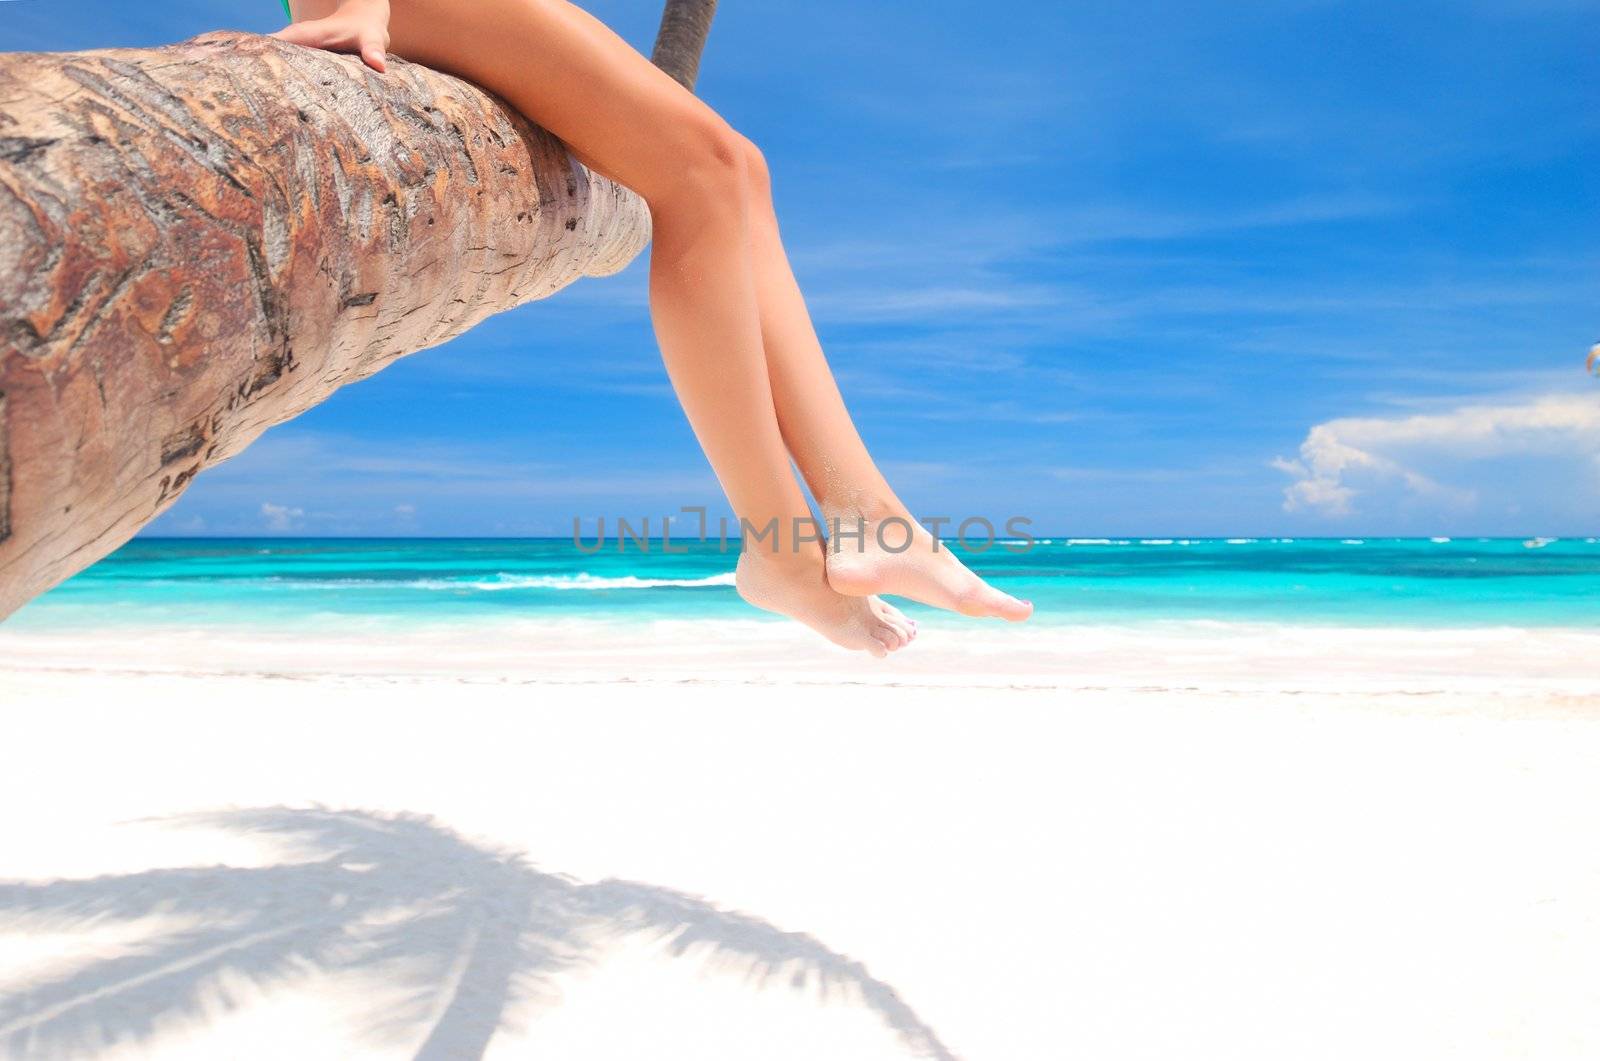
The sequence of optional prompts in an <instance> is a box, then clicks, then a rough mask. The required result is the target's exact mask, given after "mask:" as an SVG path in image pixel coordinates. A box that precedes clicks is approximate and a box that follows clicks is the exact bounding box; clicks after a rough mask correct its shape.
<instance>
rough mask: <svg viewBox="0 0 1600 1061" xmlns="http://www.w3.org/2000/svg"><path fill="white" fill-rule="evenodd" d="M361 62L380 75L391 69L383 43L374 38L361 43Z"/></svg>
mask: <svg viewBox="0 0 1600 1061" xmlns="http://www.w3.org/2000/svg"><path fill="white" fill-rule="evenodd" d="M361 61H362V62H364V63H366V64H367V65H368V66H370V67H372V68H373V69H374V70H376V71H377V72H378V73H380V74H381V73H383V72H384V71H386V70H388V69H389V62H388V56H387V55H386V54H385V53H384V50H383V42H381V41H379V40H376V39H373V38H368V39H366V40H363V41H362V42H361Z"/></svg>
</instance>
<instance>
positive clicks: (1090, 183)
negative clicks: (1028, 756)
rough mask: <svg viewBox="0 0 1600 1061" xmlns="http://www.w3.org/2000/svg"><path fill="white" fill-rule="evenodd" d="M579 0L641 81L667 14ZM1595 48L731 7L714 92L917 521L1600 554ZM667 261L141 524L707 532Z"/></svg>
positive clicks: (1071, 7)
mask: <svg viewBox="0 0 1600 1061" xmlns="http://www.w3.org/2000/svg"><path fill="white" fill-rule="evenodd" d="M586 6H587V7H588V8H589V9H590V10H591V11H593V12H594V13H595V14H597V15H599V16H600V17H601V18H602V19H604V20H605V21H606V22H607V23H608V24H610V25H611V26H612V27H613V28H615V29H616V30H617V31H618V32H619V33H621V34H622V35H623V36H624V37H626V38H627V39H628V40H629V41H630V42H632V43H633V44H634V45H636V46H638V47H640V48H641V49H643V50H648V47H649V42H650V39H651V37H652V36H653V34H654V30H655V25H656V21H657V19H658V17H659V6H658V5H657V4H656V3H654V2H647V0H627V2H623V0H607V2H601V0H595V2H593V3H590V4H587V5H586ZM280 22H281V18H280V17H279V16H278V14H277V8H276V0H252V2H250V3H231V2H230V3H224V2H204V0H180V2H162V3H150V4H138V5H129V4H125V3H120V2H119V3H108V2H103V0H92V2H90V0H19V2H15V3H7V4H5V5H3V6H0V48H3V49H5V50H28V49H68V48H85V47H98V46H112V45H148V44H157V43H161V42H165V41H171V40H176V39H179V38H182V37H185V36H189V35H191V34H194V33H198V32H202V31H205V30H208V29H214V28H222V27H234V28H242V29H251V30H262V31H267V30H271V29H274V28H276V27H277V25H278V24H279V23H280ZM1597 22H1600V3H1592V2H1579V0H1569V2H1561V0H1458V2H1454V3H1429V2H1408V3H1404V4H1395V3H1392V2H1385V3H1331V2H1316V0H1281V2H1258V3H1251V2H1239V0H1230V2H1201V0H1194V2H1188V3H1160V4H1140V3H1099V2H1083V3H1061V2H1059V0H1047V2H1032V3H1030V2H1025V0H1019V2H1014V3H1011V4H1006V5H1003V6H987V7H986V6H982V5H973V4H970V3H956V2H943V0H915V2H906V0H873V2H872V3H862V2H860V0H808V2H805V3H799V2H792V3H773V2H770V0H760V2H758V0H723V4H722V9H721V11H720V12H719V14H718V16H717V21H716V25H715V26H714V28H713V31H712V37H711V41H710V45H709V47H708V49H707V53H706V57H705V61H704V64H703V66H702V72H701V82H700V86H699V90H700V93H701V95H702V96H703V97H704V98H706V99H707V100H708V101H710V102H711V103H712V105H713V106H715V107H717V108H718V109H719V110H720V111H721V112H722V113H724V114H725V115H727V116H728V118H729V119H730V120H731V121H732V122H733V123H734V124H735V125H736V126H738V127H739V128H740V129H742V130H743V131H744V132H746V133H747V134H748V135H750V136H751V137H753V138H754V139H755V140H757V141H758V142H759V143H760V144H761V145H762V146H763V148H764V149H765V150H766V153H767V155H768V157H769V160H770V162H771V165H772V168H773V171H774V174H775V182H776V195H777V200H778V207H779V213H780V218H781V220H782V223H783V226H784V232H785V236H786V239H787V241H788V244H789V247H790V250H791V255H792V258H793V261H794V263H795V267H796V271H797V272H798V274H799V276H800V280H801V283H802V285H803V286H804V287H805V289H806V290H807V292H808V296H809V298H810V303H811V306H812V311H813V315H814V317H815V319H816V321H817V325H818V330H819V332H820V333H821V335H822V337H823V340H824V343H825V345H826V346H827V348H828V350H829V355H830V357H831V358H832V360H833V363H834V366H835V369H836V371H837V373H838V375H839V378H840V381H841V384H842V386H843V389H844V391H845V394H846V397H847V399H848V400H849V401H850V403H851V406H852V409H853V410H854V411H855V413H856V416H857V419H858V421H859V422H860V424H861V426H862V428H863V432H864V434H865V435H866V437H867V440H868V442H869V444H870V445H871V447H872V448H873V450H874V452H875V453H876V454H877V455H878V457H879V459H880V462H881V463H882V464H883V465H884V467H885V469H886V470H887V471H888V473H889V475H890V478H891V481H892V482H894V483H895V484H896V485H897V487H898V488H899V490H900V492H901V494H902V496H903V497H904V498H905V499H906V500H907V501H908V503H909V504H910V505H911V507H912V509H913V511H915V512H917V513H919V514H940V515H946V514H948V515H968V514H987V515H990V516H993V517H997V518H1000V517H1005V516H1008V515H1013V514H1022V515H1026V516H1028V517H1030V518H1032V519H1033V520H1034V525H1035V527H1036V528H1038V529H1039V530H1041V531H1043V532H1049V533H1068V534H1085V535H1098V534H1152V535H1154V534H1174V533H1177V534H1299V535H1310V534H1332V535H1340V534H1350V533H1364V534H1380V533H1415V534H1477V533H1508V534H1580V533H1584V534H1593V533H1595V532H1596V531H1597V530H1600V379H1596V378H1594V377H1589V376H1586V375H1585V374H1584V371H1583V355H1584V353H1585V351H1586V350H1587V348H1588V346H1589V344H1590V343H1592V342H1594V341H1596V340H1597V339H1600V315H1597V313H1596V308H1597V306H1600V239H1597V236H1600V209H1597V207H1596V198H1595V195H1594V189H1595V183H1594V181H1595V178H1594V174H1595V172H1596V169H1597V166H1600V78H1597V77H1596V73H1595V58H1594V48H1593V42H1594V39H1595V30H1596V26H1597ZM532 76H536V74H535V75H532ZM643 266H644V262H643V261H642V260H641V261H640V262H639V263H636V264H635V266H634V267H632V268H631V269H629V270H628V271H627V272H626V273H624V274H623V275H620V276H618V277H613V278H609V279H605V280H587V281H582V282H580V283H579V284H577V285H575V286H573V287H572V288H569V289H568V290H566V291H564V292H562V293H560V294H558V295H556V296H555V297H554V298H552V299H550V300H548V301H545V302H540V303H534V304H532V305H530V306H525V307H523V308H521V309H520V310H517V311H515V312H513V313H510V314H506V315H504V316H501V317H499V318H496V319H494V320H491V321H489V322H487V323H486V324H484V325H482V326H480V327H479V328H478V329H477V330H475V331H474V332H472V333H470V334H469V335H467V336H464V337H462V338H460V339H457V340H456V341H454V342H453V343H450V344H449V345H447V346H444V347H439V348H436V349H433V350H430V351H425V352H423V353H421V354H419V355H416V356H414V357H411V358H408V359H406V360H403V361H401V362H400V363H398V364H396V365H395V366H394V367H392V368H390V369H388V370H386V371H385V372H383V373H381V374H380V375H378V376H377V377H374V378H373V379H371V380H368V381H366V382H363V383H360V384H357V385H355V386H352V387H349V388H346V389H345V390H344V391H342V392H340V393H339V394H337V395H335V397H334V398H333V399H332V400H330V401H328V402H327V403H326V404H324V405H322V406H320V407H319V408H317V409H314V410H312V411H311V412H310V413H308V414H306V415H305V416H302V417H300V418H299V419H298V420H295V421H293V422H291V423H289V424H286V425H283V426H281V427H279V428H276V429H274V430H273V431H272V432H270V433H269V434H268V435H266V436H265V437H263V439H262V440H261V441H259V442H258V443H257V444H256V445H255V446H254V447H253V448H251V449H250V450H248V451H247V452H246V453H244V454H243V455H241V456H239V457H237V458H235V459H234V460H233V461H230V462H229V463H227V464H225V465H222V466H220V467H218V468H216V469H214V470H212V471H210V472H208V473H206V474H205V475H203V476H201V477H200V479H199V480H198V481H197V483H196V485H195V486H193V487H192V488H191V489H190V490H189V492H188V494H187V495H186V496H185V497H184V498H183V499H182V500H181V501H180V502H179V503H178V504H177V505H176V506H175V507H174V508H173V509H172V510H171V511H170V512H169V513H168V514H167V515H165V516H164V517H162V518H161V519H160V520H158V521H157V522H156V523H154V524H152V526H151V527H150V528H149V529H148V532H149V533H166V534H175V533H213V534H254V533H288V534H441V535H450V534H507V535H520V534H553V535H562V534H567V533H570V529H571V521H572V518H573V516H574V515H583V516H594V515H599V514H605V515H608V516H615V515H619V514H621V515H629V516H639V515H644V514H662V513H668V512H672V511H675V510H676V509H677V508H678V507H679V506H680V505H693V504H710V505H711V506H712V508H713V511H716V510H717V509H718V507H719V506H720V497H719V495H718V494H717V491H716V485H715V482H714V480H713V479H712V478H711V476H710V473H709V471H708V469H707V468H706V465H705V463H704V460H703V458H702V457H701V456H700V454H699V451H698V449H697V448H696V446H695V444H694V440H693V437H692V436H691V435H690V433H689V430H688V428H687V426H686V424H685V422H684V420H683V417H682V414H681V413H680V412H679V410H678V408H677V405H676V403H675V402H674V400H673V398H672V396H671V392H670V390H669V389H668V387H667V384H666V380H665V376H664V373H663V372H662V369H661V367H660V361H659V357H658V355H657V353H656V351H655V349H654V345H653V342H652V338H651V333H650V327H649V318H648V313H647V307H646V304H645V274H644V268H643Z"/></svg>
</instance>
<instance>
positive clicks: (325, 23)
mask: <svg viewBox="0 0 1600 1061" xmlns="http://www.w3.org/2000/svg"><path fill="white" fill-rule="evenodd" d="M273 36H274V37H277V38H278V39H279V40H286V41H288V42H289V43H290V44H304V45H305V46H306V47H308V48H323V49H325V50H327V51H330V52H351V53H354V54H356V55H359V56H361V61H362V62H364V63H366V64H367V65H368V66H370V67H372V68H373V69H374V70H376V71H378V73H380V74H381V73H383V72H384V70H386V69H387V68H388V63H387V62H386V61H385V58H384V56H385V53H386V52H387V51H388V49H389V0H343V2H342V3H340V4H339V8H338V10H336V11H335V12H334V13H333V14H331V15H329V16H327V17H326V18H313V19H308V20H307V21H305V22H295V23H292V24H290V25H288V26H285V27H284V28H283V29H281V30H279V31H278V32H276V33H274V34H273Z"/></svg>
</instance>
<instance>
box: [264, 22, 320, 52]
mask: <svg viewBox="0 0 1600 1061" xmlns="http://www.w3.org/2000/svg"><path fill="white" fill-rule="evenodd" d="M270 36H273V37H276V38H278V39H279V40H280V41H288V42H289V43H290V44H301V45H304V46H305V47H307V48H322V47H325V46H326V44H327V42H328V40H329V39H331V37H332V34H331V33H330V32H329V30H328V27H327V26H326V25H324V24H323V22H322V19H320V18H315V19H311V20H310V21H308V22H291V23H290V24H289V25H287V26H285V27H283V28H282V29H280V30H279V31H278V32H276V33H273V34H270Z"/></svg>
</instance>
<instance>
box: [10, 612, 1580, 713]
mask: <svg viewBox="0 0 1600 1061" xmlns="http://www.w3.org/2000/svg"><path fill="white" fill-rule="evenodd" d="M1596 658H1600V632H1595V631H1590V630H1582V629H1573V628H1520V627H1468V628H1454V627H1450V628H1442V629H1441V628H1409V627H1341V626H1310V625H1307V626H1298V625H1284V624H1271V623H1217V622H1164V623H1146V624H1139V625H1128V626H1121V627H1105V626H1098V625H1084V626H1067V625H1053V626H1052V625H1041V626H1032V627H1030V626H1028V625H1018V626H1001V625H998V624H980V623H967V622H963V621H961V620H951V621H949V622H948V623H942V624H939V625H928V626H925V627H924V632H923V634H922V636H921V637H919V638H918V641H917V643H916V644H915V645H913V646H911V647H910V648H909V649H907V650H904V651H902V652H900V653H896V654H895V655H894V656H892V657H890V658H889V659H886V660H874V659H871V658H869V657H867V656H865V655H862V654H852V653H847V652H844V651H843V650H840V649H836V648H834V647H833V646H831V645H828V644H826V643H825V642H823V641H822V640H821V639H820V638H817V637H816V636H815V635H814V634H812V633H810V632H809V631H807V630H805V629H803V628H801V627H799V626H798V625H795V624H790V623H784V622H772V621H764V620H721V619H699V620H621V621H616V620H579V619H559V620H539V619H521V618H518V619H496V620H483V621H473V622H455V623H447V624H435V625H417V626H414V627H412V628H410V629H408V630H404V631H400V630H396V629H393V628H387V627H385V628H380V629H370V630H365V631H360V630H358V631H354V632H352V631H348V630H347V631H346V632H344V633H342V634H335V633H332V632H330V630H329V629H328V628H324V627H317V628H313V629H309V630H302V629H285V628H277V627H261V626H241V627H238V628H230V627H190V628H183V627H170V628H168V627H107V628H103V629H100V630H94V631H75V632H67V631H39V630H6V629H4V628H0V689H3V688H4V687H5V685H6V683H7V682H8V681H16V680H20V679H21V678H22V677H23V676H26V675H34V676H43V675H48V674H58V675H101V676H107V677H109V676H113V675H116V676H122V677H126V678H133V677H138V676H156V675H180V676H181V675H189V676H195V677H219V678H226V677H235V678H245V677H269V678H270V677H278V678H296V679H307V680H312V679H319V678H328V679H338V678H364V679H373V680H377V681H389V682H405V681H429V682H431V681H441V680H442V681H456V682H460V683H474V684H497V683H498V684H524V685H564V684H575V683H581V684H597V683H598V684H604V683H619V684H685V683H687V684H701V685H713V684H722V685H763V686H783V685H787V686H795V687H805V686H815V685H844V686H867V687H928V688H954V689H960V688H967V689H1018V688H1032V689H1051V690H1061V691H1091V690H1121V691H1127V692H1139V691H1144V692H1154V693H1160V692H1179V691H1206V692H1237V693H1252V694H1254V693H1314V692H1320V693H1341V692H1342V693H1360V694H1371V693H1389V692H1393V693H1408V694H1414V695H1420V694H1466V695H1474V696H1476V695H1480V694H1484V695H1495V696H1501V697H1506V696H1522V697H1537V696H1541V695H1550V696H1561V697H1585V696H1588V697H1594V698H1595V700H1596V704H1597V710H1600V675H1597V674H1596V673H1595V670H1594V668H1593V665H1592V661H1593V660H1594V659H1596Z"/></svg>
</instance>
